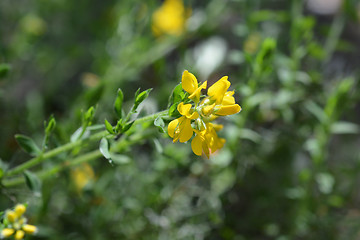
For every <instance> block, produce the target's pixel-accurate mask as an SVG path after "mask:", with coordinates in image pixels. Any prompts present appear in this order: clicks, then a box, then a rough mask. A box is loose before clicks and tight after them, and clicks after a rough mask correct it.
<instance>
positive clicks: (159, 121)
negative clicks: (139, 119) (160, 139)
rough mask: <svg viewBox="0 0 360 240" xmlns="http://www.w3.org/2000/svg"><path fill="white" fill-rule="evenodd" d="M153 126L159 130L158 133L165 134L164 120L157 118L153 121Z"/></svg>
mask: <svg viewBox="0 0 360 240" xmlns="http://www.w3.org/2000/svg"><path fill="white" fill-rule="evenodd" d="M154 125H155V126H156V127H158V129H159V131H160V132H162V133H164V132H166V131H165V129H164V127H165V122H164V120H163V119H162V117H160V116H159V117H157V118H156V119H155V121H154Z"/></svg>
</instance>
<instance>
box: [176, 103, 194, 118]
mask: <svg viewBox="0 0 360 240" xmlns="http://www.w3.org/2000/svg"><path fill="white" fill-rule="evenodd" d="M190 109H191V104H184V103H182V102H181V103H180V104H179V105H178V106H177V110H178V111H179V113H180V114H181V115H183V116H186V115H187V114H189V111H190Z"/></svg>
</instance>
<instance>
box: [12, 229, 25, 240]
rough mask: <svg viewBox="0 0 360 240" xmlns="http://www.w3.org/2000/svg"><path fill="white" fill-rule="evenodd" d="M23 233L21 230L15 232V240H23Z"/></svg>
mask: <svg viewBox="0 0 360 240" xmlns="http://www.w3.org/2000/svg"><path fill="white" fill-rule="evenodd" d="M24 235H25V232H24V231H23V230H17V231H16V233H15V236H14V237H15V239H16V240H21V239H23V238H24Z"/></svg>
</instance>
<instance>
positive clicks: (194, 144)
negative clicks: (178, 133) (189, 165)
mask: <svg viewBox="0 0 360 240" xmlns="http://www.w3.org/2000/svg"><path fill="white" fill-rule="evenodd" d="M191 149H192V150H193V152H194V153H195V154H196V155H198V156H201V154H202V139H201V137H200V136H199V135H196V136H195V137H194V139H193V140H192V141H191Z"/></svg>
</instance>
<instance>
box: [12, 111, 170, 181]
mask: <svg viewBox="0 0 360 240" xmlns="http://www.w3.org/2000/svg"><path fill="white" fill-rule="evenodd" d="M167 114H168V110H164V111H161V112H158V113H155V114H152V115H149V116H145V117H143V118H139V119H137V120H136V121H135V124H140V123H143V122H146V121H150V120H155V119H156V118H157V117H159V116H165V115H167ZM109 135H110V134H109V133H108V132H107V130H104V131H101V132H98V133H96V134H94V135H92V136H90V137H89V138H87V139H80V140H77V141H75V142H72V143H67V144H65V145H63V146H60V147H57V148H55V149H53V150H50V151H48V152H46V153H44V154H42V155H40V156H38V157H35V158H32V159H30V160H29V161H27V162H25V163H23V164H20V165H19V166H17V167H15V168H13V169H11V170H9V171H7V172H6V173H5V177H10V176H14V175H16V174H19V173H21V172H23V171H24V170H26V169H29V168H31V167H33V166H35V165H37V164H39V163H41V162H43V161H45V160H47V159H50V158H53V157H55V156H57V155H59V154H61V153H63V152H66V151H69V150H71V149H73V148H75V147H78V146H81V145H82V144H83V143H85V142H93V141H97V140H100V139H101V138H103V137H106V136H109ZM80 157H81V156H80Z"/></svg>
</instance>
